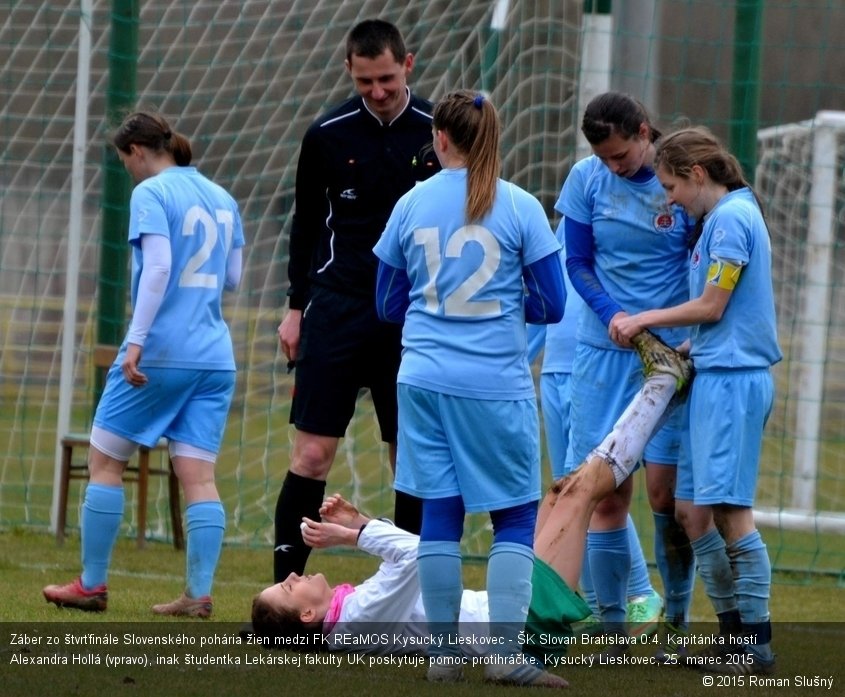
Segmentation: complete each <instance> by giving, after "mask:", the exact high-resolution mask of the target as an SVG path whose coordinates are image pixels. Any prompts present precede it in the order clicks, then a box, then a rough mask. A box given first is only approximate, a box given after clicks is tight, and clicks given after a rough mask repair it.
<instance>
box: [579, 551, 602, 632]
mask: <svg viewBox="0 0 845 697" xmlns="http://www.w3.org/2000/svg"><path fill="white" fill-rule="evenodd" d="M587 540H588V543H587V544H586V545H584V559H583V560H582V562H581V578H580V579H579V581H578V583H579V585H580V587H581V596H582V597H583V598H584V602H585V603H587V605H589V607H590V610H591V611H592V613H593V614H594V615H595V616H596V617H598V616H599V602H598V600H596V589H595V588H594V587H593V574H592V571H591V570H590V546H589V535H588V537H587Z"/></svg>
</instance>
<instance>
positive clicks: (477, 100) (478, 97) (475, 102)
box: [472, 94, 484, 109]
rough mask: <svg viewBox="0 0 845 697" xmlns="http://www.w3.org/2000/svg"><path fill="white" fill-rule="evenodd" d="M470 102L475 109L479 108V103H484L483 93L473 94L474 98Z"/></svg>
mask: <svg viewBox="0 0 845 697" xmlns="http://www.w3.org/2000/svg"><path fill="white" fill-rule="evenodd" d="M472 104H473V106H474V107H475V108H476V109H480V108H481V105H482V104H484V95H483V94H477V95H475V99H473V100H472Z"/></svg>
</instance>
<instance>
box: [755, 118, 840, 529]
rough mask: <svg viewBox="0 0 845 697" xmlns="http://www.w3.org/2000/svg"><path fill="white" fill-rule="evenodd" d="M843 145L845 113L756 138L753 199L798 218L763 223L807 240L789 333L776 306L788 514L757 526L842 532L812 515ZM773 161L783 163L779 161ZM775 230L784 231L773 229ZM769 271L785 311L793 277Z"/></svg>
mask: <svg viewBox="0 0 845 697" xmlns="http://www.w3.org/2000/svg"><path fill="white" fill-rule="evenodd" d="M844 138H845V112H835V111H820V112H818V114H816V117H815V118H814V119H812V120H810V121H805V122H801V123H797V124H788V125H785V126H776V127H772V128H768V129H764V130H761V131H760V132H759V133H758V143H759V144H760V152H761V153H762V155H761V158H760V164H759V165H758V168H757V189H758V192H759V193H760V194H761V195H762V197H763V199H764V203H765V204H766V205H767V206H768V204H769V200H767V199H775V200H776V199H777V198H778V197H779V196H780V197H781V198H789V197H792V198H793V200H792V201H790V202H789V204H788V205H789V206H790V210H792V211H795V210H797V211H798V212H799V215H798V216H795V215H791V216H789V221H788V222H787V220H786V219H781V218H779V217H778V215H777V208H776V207H775V214H774V217H773V218H774V219H772V218H770V219H769V224H770V228H771V229H772V234H773V236H776V235H777V234H778V233H779V232H780V233H782V234H784V235H794V236H798V235H805V239H803V240H799V242H800V244H801V245H802V247H803V264H801V266H802V267H803V270H802V271H801V272H800V276H799V278H800V279H802V281H803V282H802V283H796V285H800V286H802V288H801V292H800V295H799V297H798V299H797V302H796V303H795V312H794V314H793V316H792V322H791V332H790V328H789V326H788V325H789V322H788V321H787V322H784V315H789V314H790V309H789V308H788V307H787V308H783V307H781V306H780V303H779V308H778V310H779V316H780V317H779V319H780V320H781V327H780V331H781V339H782V341H786V339H785V337H786V336H787V334H789V337H790V338H789V341H790V342H791V356H792V361H793V362H794V363H796V366H795V367H794V369H793V370H792V371H789V372H790V379H789V381H790V385H789V391H790V392H791V393H792V394H794V395H795V400H794V401H795V405H794V419H795V420H794V423H795V431H794V453H793V462H792V464H793V468H792V474H791V479H790V491H789V497H790V500H791V502H790V506H789V507H786V508H784V507H760V508H759V509H757V510H755V520H756V521H757V522H758V523H759V524H761V525H767V526H776V527H782V528H786V529H796V530H808V531H818V532H837V533H845V514H843V513H837V512H820V511H818V510H816V509H817V503H816V501H817V493H818V482H819V473H820V466H822V465H823V463H824V457H823V453H822V452H821V449H820V443H821V442H822V437H823V431H824V427H825V413H824V399H825V387H826V379H825V371H826V367H827V364H828V358H829V357H828V347H829V343H830V332H831V325H832V309H833V302H834V300H833V294H834V278H833V266H834V253H835V245H836V230H837V198H838V186H839V184H838V180H839V177H840V173H841V172H842V169H843V145H842V141H843V139H844ZM801 153H804V154H805V156H806V155H808V156H809V162H807V161H804V162H801V160H802V159H804V158H802V157H801V156H800V154H801ZM778 158H782V161H780V162H778ZM807 172H809V175H807V174H806V173H807ZM767 175H768V177H769V178H768V180H767ZM790 179H794V180H795V181H798V180H801V179H804V180H806V179H809V189H808V190H807V188H806V187H803V186H801V185H798V186H797V188H795V189H792V188H790V187H789V185H788V184H787V182H789V181H790ZM802 204H805V205H806V209H805V207H804V205H802ZM776 205H777V204H776ZM803 210H806V225H805V224H804V220H803V218H804V216H802V215H800V212H801V211H803ZM768 212H769V211H768V209H767V213H768ZM790 223H791V224H790ZM780 224H783V226H782V228H780V229H778V226H779V225H780ZM775 243H776V240H775ZM776 254H777V252H776ZM775 271H776V273H775V276H776V277H775V284H776V286H778V285H780V286H782V290H781V292H779V293H778V295H779V301H782V302H783V303H784V304H785V305H788V304H789V303H788V297H789V294H790V292H792V288H787V287H786V286H787V285H788V284H790V283H794V282H795V278H793V277H791V276H789V275H787V274H784V277H781V278H778V277H777V268H776V270H775ZM784 324H787V326H784ZM787 353H789V352H787Z"/></svg>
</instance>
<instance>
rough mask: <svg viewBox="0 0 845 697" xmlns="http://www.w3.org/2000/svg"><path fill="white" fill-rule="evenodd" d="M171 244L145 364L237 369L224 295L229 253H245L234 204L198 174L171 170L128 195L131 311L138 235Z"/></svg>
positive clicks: (138, 264) (138, 272) (137, 275)
mask: <svg viewBox="0 0 845 697" xmlns="http://www.w3.org/2000/svg"><path fill="white" fill-rule="evenodd" d="M144 234H155V235H164V236H166V237H167V238H168V239H169V241H170V251H171V269H170V278H169V280H168V283H167V288H166V290H165V293H164V298H163V300H162V303H161V307H160V308H159V311H158V313H157V314H156V316H155V319H154V320H153V323H152V326H151V327H150V332H149V334H148V336H147V339H146V342H145V343H144V350H143V355H142V359H141V362H142V365H146V366H151V367H169V368H199V369H204V370H235V360H234V351H233V349H232V339H231V336H230V335H229V328H228V327H227V325H226V322H225V320H224V319H223V311H222V295H223V286H224V283H225V278H226V266H227V260H228V256H229V252H230V251H231V250H232V249H233V248H238V247H243V246H244V234H243V228H242V226H241V219H240V214H239V212H238V206H237V203H236V202H235V200H234V199H233V198H232V197H231V196H230V195H229V194H228V193H227V192H226V190H225V189H223V188H222V187H221V186H218V185H217V184H215V183H214V182H212V181H211V180H209V179H207V178H206V177H205V176H203V175H202V174H200V173H199V172H198V171H197V170H196V168H195V167H169V168H168V169H166V170H164V171H162V172H160V173H159V174H157V175H156V176H154V177H150V178H149V179H146V180H144V181H143V182H141V183H140V184H138V186H136V187H135V189H134V190H133V192H132V199H131V202H130V220H129V242H130V244H131V246H132V306H133V307H134V306H135V301H136V298H137V294H138V281H139V278H140V275H141V270H142V263H143V257H142V254H141V236H142V235H144Z"/></svg>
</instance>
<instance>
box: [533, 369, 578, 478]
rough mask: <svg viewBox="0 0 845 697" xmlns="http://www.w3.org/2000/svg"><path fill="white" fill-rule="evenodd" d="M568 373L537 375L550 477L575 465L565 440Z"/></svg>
mask: <svg viewBox="0 0 845 697" xmlns="http://www.w3.org/2000/svg"><path fill="white" fill-rule="evenodd" d="M571 387H572V375H571V373H543V374H542V375H540V408H541V410H542V413H543V430H544V431H545V435H546V449H547V450H548V453H549V463H550V464H551V468H552V477H553V478H554V479H560V478H561V477H563V476H565V475H567V474H569V473H570V472H571V471H572V470H573V469H574V468H575V464H576V463H575V461H574V458H573V456H572V447H571V443H570V442H569V429H570V426H571V424H570V413H571V400H570V394H571Z"/></svg>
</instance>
